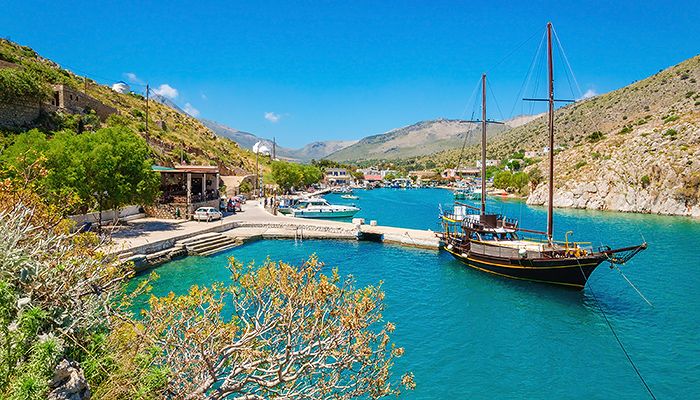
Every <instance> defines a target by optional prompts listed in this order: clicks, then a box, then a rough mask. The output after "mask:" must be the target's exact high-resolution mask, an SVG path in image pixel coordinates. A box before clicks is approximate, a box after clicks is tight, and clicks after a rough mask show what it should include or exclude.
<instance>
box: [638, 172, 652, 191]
mask: <svg viewBox="0 0 700 400" xmlns="http://www.w3.org/2000/svg"><path fill="white" fill-rule="evenodd" d="M640 182H641V183H642V187H643V188H646V187H647V186H649V184H650V183H651V178H649V175H644V176H643V177H642V179H640Z"/></svg>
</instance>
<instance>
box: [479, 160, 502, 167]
mask: <svg viewBox="0 0 700 400" xmlns="http://www.w3.org/2000/svg"><path fill="white" fill-rule="evenodd" d="M499 163H500V161H498V160H486V167H487V168H488V167H497V166H498V164H499ZM476 167H477V168H481V160H476Z"/></svg>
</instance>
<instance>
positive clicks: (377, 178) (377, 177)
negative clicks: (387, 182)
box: [365, 175, 382, 181]
mask: <svg viewBox="0 0 700 400" xmlns="http://www.w3.org/2000/svg"><path fill="white" fill-rule="evenodd" d="M365 180H366V181H381V180H382V176H381V175H365Z"/></svg>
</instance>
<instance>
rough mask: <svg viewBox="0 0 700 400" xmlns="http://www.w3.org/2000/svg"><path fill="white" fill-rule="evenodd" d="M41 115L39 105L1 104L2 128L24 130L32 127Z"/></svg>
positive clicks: (0, 119)
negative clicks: (23, 128)
mask: <svg viewBox="0 0 700 400" xmlns="http://www.w3.org/2000/svg"><path fill="white" fill-rule="evenodd" d="M40 115H41V106H40V105H39V104H29V103H27V104H24V103H14V104H5V103H0V126H2V127H6V128H22V127H26V126H30V125H31V124H32V123H33V122H34V121H36V120H37V119H38V118H39V116H40Z"/></svg>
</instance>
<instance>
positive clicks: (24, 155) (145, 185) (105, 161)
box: [0, 126, 160, 212]
mask: <svg viewBox="0 0 700 400" xmlns="http://www.w3.org/2000/svg"><path fill="white" fill-rule="evenodd" d="M0 158H1V159H2V161H4V162H3V164H4V165H6V166H5V167H4V168H3V175H4V176H6V177H9V178H14V179H25V180H26V179H29V178H32V179H33V178H36V179H33V181H34V182H38V184H36V185H35V186H36V187H37V188H40V189H39V192H40V193H41V194H42V195H44V196H46V197H48V198H49V200H50V201H51V200H52V199H53V200H55V201H57V202H60V201H63V199H65V198H66V196H69V195H72V196H75V197H76V198H77V199H78V200H79V201H78V205H79V206H78V210H80V211H83V212H85V211H88V210H89V209H93V208H97V209H112V208H119V207H122V206H124V205H128V204H150V203H152V202H153V201H154V200H155V197H156V196H157V194H158V187H159V184H160V182H159V177H158V175H157V174H156V173H155V172H153V171H152V170H151V166H152V161H151V159H150V150H149V148H148V146H147V145H146V142H145V141H144V140H143V139H142V138H141V137H140V136H138V135H137V134H135V133H133V132H132V131H131V130H129V129H128V128H126V127H123V126H119V127H111V128H103V129H100V130H98V131H97V132H89V133H85V134H81V135H78V134H75V133H74V132H72V131H68V130H65V131H61V132H57V133H55V134H54V137H53V138H51V139H50V140H47V139H46V137H45V136H44V135H43V134H42V133H40V132H38V131H36V130H32V131H29V132H25V133H22V134H20V135H18V136H17V138H16V139H15V141H14V143H13V144H12V145H11V146H10V147H8V148H7V149H6V150H5V151H3V153H2V156H1V157H0ZM37 164H40V165H37ZM30 167H34V168H33V169H34V170H38V171H40V173H41V176H40V177H39V176H31V177H30V176H29V175H30V174H29V172H30V171H31V170H32V168H30ZM34 175H36V174H34Z"/></svg>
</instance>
